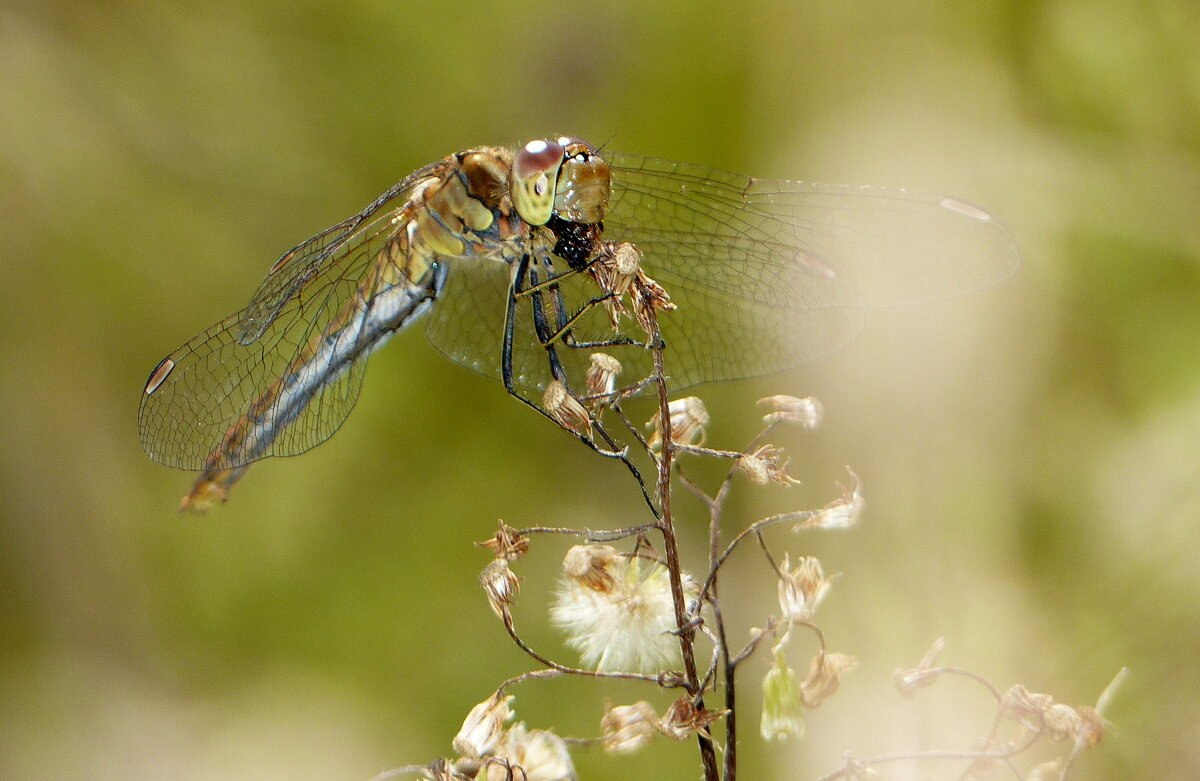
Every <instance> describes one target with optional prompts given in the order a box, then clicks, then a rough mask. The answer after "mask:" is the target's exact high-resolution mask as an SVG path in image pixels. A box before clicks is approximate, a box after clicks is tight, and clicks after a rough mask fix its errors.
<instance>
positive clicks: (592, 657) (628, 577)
mask: <svg viewBox="0 0 1200 781" xmlns="http://www.w3.org/2000/svg"><path fill="white" fill-rule="evenodd" d="M581 547H585V548H590V547H597V548H605V547H607V546H581ZM600 573H603V574H602V575H601V574H600ZM685 588H687V589H688V590H689V591H693V592H694V591H695V588H696V586H695V583H694V582H693V581H692V580H691V578H690V577H686V576H685ZM550 617H551V619H552V620H553V622H554V623H555V624H556V625H557V626H558V627H559V628H560V629H562V630H563V631H564V632H566V634H567V644H568V645H569V646H571V647H572V648H574V649H576V650H577V651H579V654H580V658H581V663H582V664H583V665H584V666H586V667H591V668H593V669H596V670H601V671H612V670H632V671H638V672H652V671H660V670H662V669H664V668H666V667H668V666H671V665H678V661H679V642H678V640H677V639H676V638H675V636H674V635H673V634H672V633H671V632H672V630H673V629H674V628H675V607H674V602H673V601H672V598H671V586H670V580H669V576H668V573H667V568H666V566H664V565H663V564H661V563H659V562H645V561H642V560H640V559H638V558H637V557H629V558H623V559H621V560H617V561H613V562H612V563H611V564H606V565H603V566H599V567H595V566H593V567H591V568H590V569H588V570H586V571H585V574H583V575H581V576H570V575H569V576H568V577H566V578H564V579H563V581H562V583H561V584H560V586H559V589H558V594H557V598H556V599H555V602H554V605H553V606H552V607H551V611H550Z"/></svg>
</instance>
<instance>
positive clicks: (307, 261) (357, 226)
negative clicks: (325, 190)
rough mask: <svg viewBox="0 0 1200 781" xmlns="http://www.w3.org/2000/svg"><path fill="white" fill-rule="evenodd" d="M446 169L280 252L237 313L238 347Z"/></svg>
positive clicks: (435, 167)
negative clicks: (374, 225)
mask: <svg viewBox="0 0 1200 781" xmlns="http://www.w3.org/2000/svg"><path fill="white" fill-rule="evenodd" d="M447 166H448V163H447V162H446V161H444V160H442V161H439V162H436V163H431V164H430V165H427V166H425V167H424V168H420V169H418V170H416V171H414V172H412V173H411V174H409V175H408V176H406V177H405V178H404V179H403V180H402V181H400V182H399V183H398V184H396V185H394V186H393V187H391V188H389V189H388V190H387V192H385V193H383V194H382V195H380V196H379V197H378V198H376V199H375V201H374V202H372V203H371V204H370V205H369V206H367V207H366V208H365V209H363V210H362V211H361V212H360V213H358V214H356V215H354V216H353V217H351V218H349V219H347V220H343V221H342V222H339V223H338V224H337V225H333V226H331V227H329V228H326V229H325V230H323V231H321V232H320V233H318V234H317V235H316V236H313V237H312V238H310V239H307V240H306V241H304V242H302V243H300V244H298V245H297V246H295V247H293V248H292V249H290V250H288V251H287V252H285V253H283V255H282V256H280V258H279V260H277V261H275V264H274V265H273V266H272V267H271V270H270V272H268V273H267V277H266V279H264V280H263V281H262V284H261V285H259V287H258V290H256V291H255V292H254V296H253V297H252V298H251V299H250V303H249V304H248V305H247V306H246V308H245V309H243V310H242V311H241V313H240V319H239V322H238V328H237V332H236V333H237V340H238V341H239V342H241V343H242V344H250V343H251V342H253V341H254V340H256V339H258V338H259V337H261V336H262V335H263V333H265V332H266V330H267V327H268V326H270V324H271V322H272V321H273V320H274V319H275V318H276V317H278V316H279V314H280V312H281V311H282V310H283V307H284V305H285V304H286V303H287V302H288V301H289V300H291V299H292V298H293V297H295V296H297V295H299V293H300V291H301V290H303V289H304V287H305V286H306V285H308V284H309V282H311V281H312V280H313V279H315V278H316V277H318V276H320V275H321V274H322V273H324V270H325V267H326V266H330V265H337V264H339V263H341V262H342V258H343V255H344V253H345V245H346V243H347V242H349V241H351V240H352V239H353V237H355V236H359V235H361V230H362V228H363V226H365V225H367V224H368V223H370V222H371V221H372V220H374V219H376V218H377V217H378V216H379V215H380V214H381V213H382V214H385V213H389V212H391V211H393V210H395V209H396V208H397V207H398V206H401V205H403V204H404V203H405V202H406V201H407V200H408V199H409V198H410V197H411V196H412V193H413V190H414V189H415V188H416V187H417V185H419V184H420V183H421V182H423V181H425V180H427V179H429V178H430V177H431V176H439V175H441V174H442V173H443V172H444V171H445V169H446V167H447Z"/></svg>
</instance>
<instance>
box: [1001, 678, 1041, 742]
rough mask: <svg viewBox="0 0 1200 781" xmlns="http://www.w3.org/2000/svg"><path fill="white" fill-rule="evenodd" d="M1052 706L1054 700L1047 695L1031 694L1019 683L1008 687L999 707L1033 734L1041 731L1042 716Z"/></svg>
mask: <svg viewBox="0 0 1200 781" xmlns="http://www.w3.org/2000/svg"><path fill="white" fill-rule="evenodd" d="M1053 704H1054V698H1053V697H1051V696H1050V695H1049V694H1039V693H1037V692H1031V691H1029V690H1028V689H1026V688H1025V687H1024V686H1022V685H1021V684H1019V683H1018V684H1014V685H1013V686H1012V687H1010V688H1009V690H1008V691H1006V692H1005V693H1004V696H1003V697H1002V698H1001V700H1000V707H1001V708H1002V709H1003V710H1004V711H1005V712H1006V713H1007V714H1008V715H1009V716H1011V717H1012V718H1014V719H1016V720H1017V721H1018V722H1019V723H1020V724H1021V726H1023V727H1025V728H1026V729H1029V730H1032V731H1034V732H1040V731H1041V729H1042V717H1043V714H1045V713H1046V711H1047V710H1049V709H1050V706H1052V705H1053Z"/></svg>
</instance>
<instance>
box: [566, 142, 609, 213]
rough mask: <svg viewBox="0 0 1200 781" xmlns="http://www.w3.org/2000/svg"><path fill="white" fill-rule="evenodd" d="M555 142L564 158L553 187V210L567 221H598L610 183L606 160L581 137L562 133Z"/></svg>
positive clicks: (606, 205) (606, 203)
mask: <svg viewBox="0 0 1200 781" xmlns="http://www.w3.org/2000/svg"><path fill="white" fill-rule="evenodd" d="M558 145H559V146H561V147H562V149H563V161H562V165H561V166H560V167H559V169H558V182H557V185H556V186H555V188H554V213H555V214H556V215H557V216H558V217H560V218H562V219H564V220H566V221H567V222H582V223H596V222H600V221H601V220H603V219H604V212H605V210H606V209H607V208H608V196H609V192H610V190H611V187H612V184H611V182H610V180H609V171H608V162H607V161H606V160H605V159H604V158H603V157H601V156H600V153H599V152H598V151H597V150H596V147H594V146H592V145H591V144H589V143H588V142H587V141H584V140H582V139H579V138H568V137H563V138H560V139H558Z"/></svg>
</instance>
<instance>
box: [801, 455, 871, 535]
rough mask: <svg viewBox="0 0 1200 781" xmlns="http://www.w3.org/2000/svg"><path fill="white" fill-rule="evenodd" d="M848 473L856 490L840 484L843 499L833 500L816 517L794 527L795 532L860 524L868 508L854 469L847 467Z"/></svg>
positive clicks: (812, 516) (841, 527) (847, 527)
mask: <svg viewBox="0 0 1200 781" xmlns="http://www.w3.org/2000/svg"><path fill="white" fill-rule="evenodd" d="M846 471H847V472H849V473H850V477H852V478H853V479H854V489H853V490H850V489H847V488H846V486H844V485H842V484H841V483H838V488H840V489H842V496H841V498H840V499H835V500H833V501H832V502H830V503H829V504H827V505H825V506H824V507H822V508H821V509H820V510H818V511H817V512H816V513H815V514H814V515H811V516H809V517H808V518H807V519H806V520H803V521H801V522H800V523H798V524H796V525H795V527H793V528H794V529H795V531H803V530H804V529H849V528H850V527H852V526H855V525H857V524H858V521H859V519H860V518H861V517H862V512H863V508H864V507H866V501H865V500H864V499H863V494H862V483H861V482H860V481H859V479H858V475H856V474H855V473H854V470H853V469H851V468H850V467H846Z"/></svg>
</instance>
